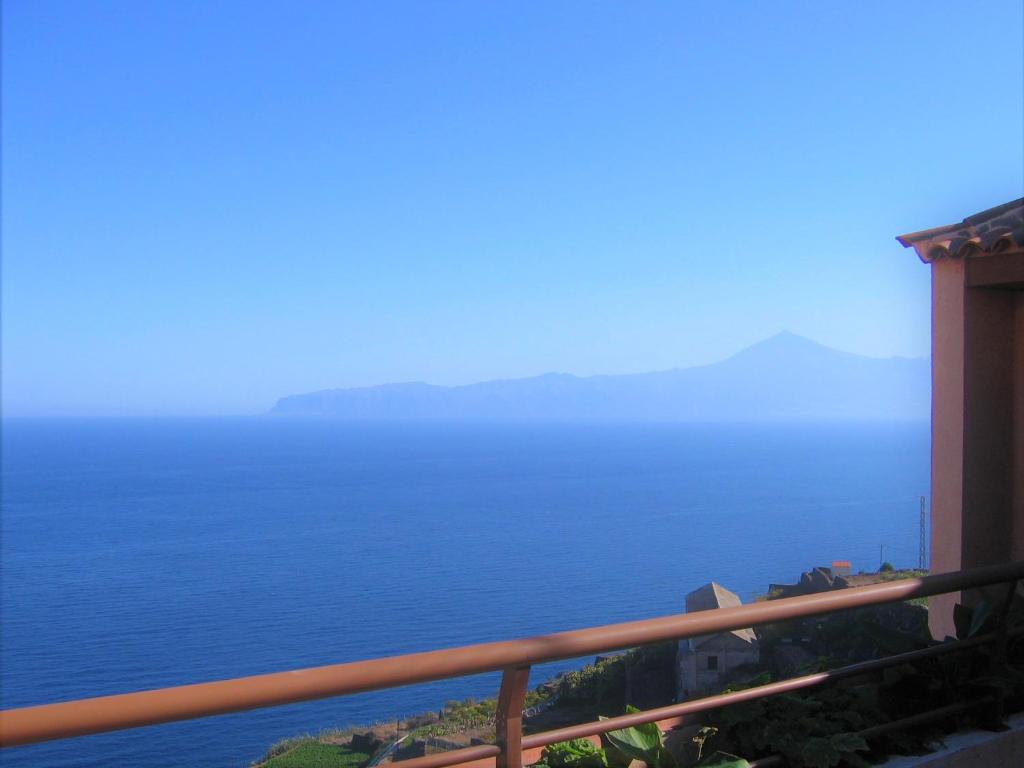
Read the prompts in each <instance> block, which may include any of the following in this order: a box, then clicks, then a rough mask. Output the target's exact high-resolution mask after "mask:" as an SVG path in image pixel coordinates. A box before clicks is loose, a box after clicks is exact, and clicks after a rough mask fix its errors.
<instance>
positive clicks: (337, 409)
mask: <svg viewBox="0 0 1024 768" xmlns="http://www.w3.org/2000/svg"><path fill="white" fill-rule="evenodd" d="M930 371H931V366H930V362H929V360H928V359H927V358H903V357H891V358H874V357H864V356H862V355H855V354H851V353H848V352H840V351H838V350H835V349H830V348H829V347H825V346H823V345H821V344H818V343H817V342H814V341H811V340H810V339H806V338H803V337H802V336H797V335H795V334H792V333H789V332H783V333H780V334H778V335H776V336H772V337H771V338H769V339H766V340H764V341H761V342H759V343H757V344H754V345H753V346H751V347H748V348H746V349H744V350H742V351H740V352H738V353H736V354H735V355H733V356H732V357H730V358H728V359H726V360H723V361H721V362H719V363H713V364H711V365H703V366H697V367H693V368H679V369H674V370H669V371H658V372H655V373H637V374H627V375H615V376H588V377H585V378H584V377H579V376H572V375H569V374H564V373H548V374H544V375H542V376H535V377H531V378H525V379H502V380H497V381H485V382H481V383H479V384H469V385H466V386H458V387H441V386H434V385H431V384H424V383H422V382H414V383H407V384H385V385H382V386H377V387H360V388H356V389H331V390H324V391H322V392H313V393H310V394H305V395H291V396H289V397H283V398H281V399H280V400H279V401H278V402H277V404H276V405H275V406H274V408H273V410H272V411H271V413H273V414H283V415H301V416H326V417H334V418H343V419H366V420H381V419H524V420H525V419H543V420H584V419H615V420H658V421H752V420H753V421H760V420H834V419H850V420H924V419H927V418H928V416H929V408H930V401H931V398H930V392H931V374H930Z"/></svg>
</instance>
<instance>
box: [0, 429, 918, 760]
mask: <svg viewBox="0 0 1024 768" xmlns="http://www.w3.org/2000/svg"><path fill="white" fill-rule="evenodd" d="M928 446H929V433H928V427H927V425H923V424H922V425H912V426H908V425H900V426H879V425H871V426H849V425H846V426H834V425H833V426H817V427H808V426H801V427H781V426H726V427H723V426H714V427H711V426H699V427H698V426H652V425H645V426H621V425H618V426H611V425H593V426H565V425H558V426H554V425H546V426H540V425H536V426H523V425H516V426H511V425H508V426H497V425H486V426H484V425H460V426H453V425H388V426H380V425H374V426H370V425H360V426H353V425H350V424H343V423H331V422H315V421H275V420H269V419H235V420H213V419H210V420H181V421H179V420H163V421H142V420H125V421H7V422H4V424H3V476H2V480H3V507H2V518H0V520H2V540H0V541H2V574H0V575H2V580H0V598H2V602H0V674H2V678H0V679H2V682H0V702H2V706H3V707H4V708H7V707H16V706H24V705H29V704H41V703H46V702H53V701H61V700H66V699H73V698H79V697H85V696H95V695H100V694H109V693H120V692H126V691H133V690H141V689H146V688H155V687H159V686H167V685H176V684H182V683H191V682H198V681H203V680H214V679H219V678H227V677H235V676H239V675H251V674H257V673H261V672H271V671H278V670H284V669H289V668H295V667H304V666H310V665H317V664H328V663H334V662H342V661H351V660H356V659H366V658H372V657H376V656H385V655H390V654H397V653H405V652H410V651H418V650H426V649H432V648H439V647H445V646H452V645H460V644H464V643H472V642H478V641H486V640H494V639H502V638H510V637H515V636H522V635H530V634H536V633H544V632H551V631H554V630H560V629H569V628H576V627H584V626H589V625H594V624H600V623H605V622H613V621H623V620H627V619H638V618H646V617H652V616H658V615H663V614H667V613H672V612H677V611H679V610H680V609H681V607H682V604H683V596H684V595H685V594H686V592H688V591H689V590H691V589H693V588H695V587H697V586H699V585H700V584H702V583H704V582H706V581H708V580H711V579H714V580H717V581H719V582H721V583H723V584H725V585H726V586H728V587H730V588H732V589H733V590H734V591H737V592H739V593H740V594H741V595H742V596H743V597H744V598H745V599H746V598H749V597H751V596H753V595H754V594H756V593H758V592H763V591H764V590H765V589H766V586H767V584H768V583H769V582H772V581H785V580H793V579H795V578H796V577H797V576H798V575H799V573H800V571H801V570H805V569H806V568H808V567H809V566H811V565H815V564H822V563H828V562H830V561H831V560H833V559H839V558H842V559H851V560H853V564H854V567H855V569H856V568H865V569H873V568H875V567H877V565H878V563H879V553H880V547H882V546H884V547H885V551H884V554H885V557H886V559H889V560H892V561H893V562H894V563H896V564H897V565H899V566H911V565H915V564H916V562H917V541H918V531H917V525H918V497H919V496H920V495H922V494H927V493H928ZM557 669H558V667H554V668H548V669H544V670H540V671H539V672H537V673H536V676H535V678H534V679H535V681H537V682H539V681H540V680H541V679H542V678H544V677H545V676H550V675H552V674H553V673H554V672H555V671H557ZM496 685H497V678H496V677H495V676H484V677H480V678H473V679H468V680H462V681H454V682H448V683H444V684H434V685H430V686H422V687H418V688H412V689H401V690H395V691H387V692H382V693H377V694H368V695H363V696H359V697H354V698H348V699H339V700H334V701H324V702H315V703H310V704H303V705H297V706H292V707H286V708H279V709H273V710H264V711H261V712H254V713H244V714H239V715H230V716H225V717H218V718H210V719H206V720H201V721H197V722H192V723H179V724H174V725H169V726H161V727H156V728H148V729H141V730H136V731H129V732H125V733H120V734H106V735H100V736H92V737H87V738H83V739H76V740H71V741H66V742H62V743H55V744H50V745H40V746H35V747H27V748H21V749H15V750H8V751H5V752H4V753H3V754H2V755H0V761H2V762H3V764H4V765H5V766H11V768H15V767H16V766H33V768H40V767H44V766H108V765H131V766H136V767H138V768H150V767H154V768H155V767H156V766H183V765H190V766H192V765H194V766H200V765H201V766H214V767H218V766H224V767H228V766H245V765H247V764H248V763H249V762H250V761H252V760H253V759H255V758H257V757H258V756H259V755H260V754H262V752H263V751H264V749H265V748H266V747H267V746H268V745H270V744H271V743H272V742H274V741H275V740H277V739H280V738H282V737H285V736H290V735H294V734H297V733H301V732H308V731H312V732H315V731H318V730H320V729H322V728H326V727H331V726H340V725H343V724H346V723H350V722H368V721H374V720H386V719H391V718H394V717H395V716H396V715H401V714H411V713H415V712H417V711H422V710H426V709H432V708H433V709H436V708H438V707H440V706H441V704H443V702H444V701H446V700H448V699H452V698H461V697H465V696H469V695H476V696H481V695H493V693H494V692H495V690H496Z"/></svg>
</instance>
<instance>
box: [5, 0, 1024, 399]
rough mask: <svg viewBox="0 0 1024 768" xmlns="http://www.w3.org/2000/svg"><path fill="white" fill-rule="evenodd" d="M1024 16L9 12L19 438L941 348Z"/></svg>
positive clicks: (415, 9) (353, 6)
mask: <svg viewBox="0 0 1024 768" xmlns="http://www.w3.org/2000/svg"><path fill="white" fill-rule="evenodd" d="M1022 40H1024V21H1022V6H1021V3H1020V0H1009V1H1007V2H1001V1H999V0H986V2H982V3H978V2H960V3H943V2H933V1H929V2H852V0H851V1H850V2H824V3H823V2H771V3H768V2H759V3H754V2H732V3H720V2H707V3H691V2H687V3H682V2H671V3H648V2H636V3H595V2H545V3H513V2H506V3H497V2H481V1H478V0H473V1H472V2H470V1H467V2H458V3H456V2H406V3H388V2H373V3H355V2H352V3H341V2H323V3H319V2H311V1H308V0H307V1H304V2H288V3H285V2H275V3H266V2H263V3H261V2H254V1H253V0H249V1H248V2H237V3H235V2H216V3H207V2H179V1H175V2H145V3H142V2H135V1H134V0H128V1H125V2H71V1H70V0H60V1H59V2H45V1H43V0H5V2H4V3H3V222H2V223H3V330H2V333H3V405H4V413H5V414H6V415H16V414H20V415H30V414H36V415H43V414H49V415H61V414H64V415H68V414H74V415H100V414H106V415H128V414H140V415H142V414H145V415H152V414H218V413H224V414H230V413H253V412H259V411H262V410H265V409H267V408H269V407H270V406H271V405H272V404H273V402H274V400H275V399H276V398H277V397H278V396H279V395H282V394H289V393H296V392H304V391H310V390H315V389H322V388H329V387H338V386H355V385H366V384H375V383H382V382H389V381H405V380H425V381H430V382H434V383H441V384H453V383H465V382H471V381H477V380H482V379H488V378H496V377H514V376H527V375H533V374H538V373H542V372H546V371H565V372H569V373H576V374H581V375H586V374H592V373H617V372H631V371H646V370H654V369H662V368H671V367H676V366H685V365H692V364H697V363H704V362H710V361H713V360H716V359H719V358H722V357H724V356H726V355H728V354H729V353H731V352H733V351H735V350H736V349H739V348H741V347H743V346H745V345H747V344H750V343H752V342H754V341H757V340H758V339H761V338H764V337H765V336H768V335H770V334H773V333H775V332H777V331H779V330H781V329H784V328H786V329H790V330H792V331H794V332H797V333H801V334H804V335H806V336H810V337H812V338H814V339H816V340H819V341H821V342H823V343H826V344H829V345H831V346H835V347H838V348H842V349H846V350H850V351H854V352H860V353H864V354H871V355H879V356H888V355H924V354H927V351H928V334H929V309H928V307H929V283H928V279H929V278H928V270H927V268H926V267H924V266H923V265H921V264H920V263H919V262H918V261H917V259H916V257H915V256H914V255H913V254H912V253H911V252H909V251H904V250H903V249H902V248H900V246H899V245H898V244H897V243H896V242H895V241H894V240H893V237H894V236H895V235H897V234H900V233H903V232H907V231H912V230H915V229H922V228H925V227H930V226H935V225H939V224H945V223H949V222H951V221H954V220H959V219H960V218H962V217H963V216H964V215H967V214H970V213H974V212H976V211H978V210H981V209H984V208H987V207H990V206H992V205H996V204H999V203H1002V202H1005V201H1007V200H1009V199H1011V198H1014V197H1018V196H1021V195H1022V194H1024V147H1022V145H1024V139H1022V136H1024V114H1022V113H1024V104H1022V102H1024V96H1022V93H1024V74H1022V73H1024V51H1022V46H1024V43H1022Z"/></svg>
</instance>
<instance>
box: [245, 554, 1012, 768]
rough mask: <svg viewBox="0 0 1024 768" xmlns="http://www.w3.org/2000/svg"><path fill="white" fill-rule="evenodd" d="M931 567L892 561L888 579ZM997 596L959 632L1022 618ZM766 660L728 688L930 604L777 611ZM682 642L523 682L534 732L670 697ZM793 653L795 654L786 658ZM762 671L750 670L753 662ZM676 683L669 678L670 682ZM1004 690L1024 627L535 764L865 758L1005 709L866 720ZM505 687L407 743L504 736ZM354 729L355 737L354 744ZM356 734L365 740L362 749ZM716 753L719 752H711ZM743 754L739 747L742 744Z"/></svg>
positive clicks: (768, 676) (761, 680) (855, 764)
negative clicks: (816, 613) (1003, 639)
mask: <svg viewBox="0 0 1024 768" xmlns="http://www.w3.org/2000/svg"><path fill="white" fill-rule="evenodd" d="M918 575H921V574H920V573H919V572H915V571H886V572H884V573H880V574H879V575H878V576H879V580H885V581H890V580H896V579H902V578H912V577H915V576H918ZM995 594H996V595H997V596H998V601H997V602H996V603H994V604H990V603H987V602H982V603H980V604H978V605H977V606H976V607H975V608H974V609H970V608H967V607H964V606H958V607H957V610H956V613H955V619H956V624H957V630H958V631H957V635H958V637H959V638H966V637H973V636H976V635H979V634H987V633H989V632H992V631H994V630H995V629H996V628H997V627H998V626H1000V625H1001V624H1003V623H1004V622H1005V624H1007V625H1009V626H1018V625H1024V600H1021V599H1020V597H1019V596H1018V597H1016V598H1015V599H1014V600H1013V602H1007V596H1006V595H1007V593H1005V592H1003V593H1002V594H1000V592H999V590H996V591H995ZM758 634H759V639H760V645H761V657H762V663H763V665H764V669H763V670H762V671H759V672H756V673H755V672H753V671H748V672H747V675H748V676H749V677H748V678H746V679H743V680H740V681H738V682H735V683H734V684H733V685H731V686H729V687H727V688H726V689H725V690H727V691H732V690H741V689H743V688H749V687H753V686H758V685H763V684H766V683H768V682H771V681H772V680H775V679H783V678H786V677H791V676H795V675H799V674H807V673H812V672H818V671H825V670H828V669H832V668H835V667H837V666H842V665H845V664H850V663H855V662H857V661H862V660H866V659H871V658H878V657H879V656H885V655H891V654H897V653H903V652H907V651H912V650H917V649H921V648H926V647H929V646H931V645H933V644H934V641H932V640H931V637H930V634H929V633H928V631H927V610H926V609H925V608H923V607H921V606H919V605H914V604H913V602H912V601H911V602H905V603H893V604H887V605H881V606H873V607H869V608H862V609H857V610H851V611H842V612H839V613H836V614H832V615H828V616H820V617H810V618H807V619H801V620H791V621H787V622H779V623H776V624H773V625H767V626H763V627H761V628H760V629H759V632H758ZM675 657H676V643H675V642H669V643H664V644H661V645H657V646H651V647H648V648H642V649H635V650H632V651H629V652H627V653H623V654H619V655H616V656H612V657H608V658H603V659H602V660H601V661H599V662H596V663H594V664H591V665H588V666H586V667H583V668H582V669H579V670H575V671H572V672H568V673H565V674H563V675H561V676H559V677H558V678H556V679H555V680H554V681H551V682H550V683H546V684H544V685H541V686H538V687H537V688H535V689H534V690H532V691H530V692H529V693H528V695H527V699H526V706H527V708H528V709H529V708H531V707H536V706H537V705H538V704H546V705H547V706H546V707H544V708H542V711H541V712H540V713H539V714H535V715H533V716H531V717H529V718H527V719H526V721H525V722H524V728H525V730H526V731H527V732H536V731H539V730H548V729H550V728H552V727H558V726H559V725H563V724H566V723H570V722H585V721H589V720H593V719H596V718H598V717H600V716H601V715H604V714H607V713H614V712H622V711H623V710H625V711H627V712H635V711H638V710H636V709H634V708H633V707H629V706H626V701H625V700H626V698H627V697H629V698H630V699H634V697H635V700H636V703H638V704H640V705H641V706H642V708H643V709H650V708H652V707H657V706H660V705H663V704H666V703H668V702H669V701H671V700H672V696H673V693H674V691H673V690H672V689H673V687H674V676H675ZM786 665H788V668H784V667H786ZM751 675H752V676H751ZM666 683H667V685H666ZM986 695H989V696H991V695H995V696H996V698H997V700H998V701H1000V702H1001V704H1002V706H1004V707H1005V709H1006V711H1017V710H1020V709H1022V708H1024V638H1020V637H1017V638H1011V639H1010V641H1009V642H1008V644H1007V646H1006V647H1005V648H1003V649H999V648H996V647H993V646H987V645H986V646H979V647H976V648H972V649H969V650H966V651H959V652H956V653H951V654H947V655H941V656H935V657H931V658H928V659H923V660H919V661H917V662H915V663H913V664H903V665H900V666H895V667H890V668H888V669H885V670H884V671H881V672H876V673H869V674H865V675H862V676H860V677H857V678H849V679H847V680H845V681H844V682H843V683H842V684H840V685H834V686H827V687H821V688H815V689H813V690H808V691H805V692H801V693H798V694H797V693H794V694H781V695H776V696H772V697H768V698H764V699H759V700H755V701H750V702H744V703H741V704H734V705H731V706H729V707H723V708H721V709H719V710H715V711H711V712H707V713H705V717H704V720H703V723H702V725H703V727H699V726H693V727H692V728H691V729H690V730H688V731H676V732H674V734H673V736H672V738H666V737H665V736H664V735H663V734H662V733H661V732H660V731H659V730H658V728H657V727H656V726H655V725H654V724H648V725H642V726H638V727H633V728H625V729H620V730H617V731H612V732H610V733H608V734H606V735H605V736H603V737H602V739H601V742H600V745H598V744H597V740H596V739H594V740H593V741H592V740H590V739H575V740H572V741H568V742H563V743H560V744H554V745H551V746H549V747H548V748H547V749H545V750H544V752H543V754H542V757H541V760H540V762H539V763H537V766H538V768H626V767H627V766H628V765H629V763H630V762H631V761H632V760H639V761H641V762H643V763H646V764H647V765H648V766H649V767H650V768H698V767H699V768H746V766H749V763H748V762H747V760H754V759H758V758H761V757H766V756H768V755H781V756H782V757H783V758H784V759H785V760H786V761H787V763H788V764H789V765H791V766H793V768H865V767H866V766H869V765H871V764H873V763H876V762H879V761H881V760H883V759H884V758H886V757H887V756H889V755H893V754H915V753H923V752H927V751H928V750H929V749H930V748H931V746H932V745H933V744H934V743H935V742H936V741H937V740H939V739H941V738H942V735H943V734H944V733H946V732H948V731H949V729H950V728H951V727H955V728H965V727H974V726H983V727H989V728H992V727H996V726H997V725H998V721H999V719H1000V717H1001V712H1002V711H1003V710H1002V709H1001V708H1000V706H990V705H986V706H984V707H979V708H975V709H973V710H969V711H967V712H964V713H961V714H959V715H957V716H955V717H951V718H949V719H947V720H946V721H944V722H942V723H936V724H932V725H929V726H922V727H917V728H913V729H904V730H901V731H898V732H890V733H885V734H876V735H871V734H870V733H869V734H867V735H868V736H869V738H867V739H865V738H864V737H862V736H861V735H859V734H860V733H861V732H863V731H865V730H866V729H870V728H873V727H874V726H878V725H883V724H886V723H891V722H894V721H897V720H901V719H903V718H906V717H910V716H913V715H915V714H919V713H922V712H926V711H931V710H933V709H935V708H938V707H941V706H944V705H946V704H951V703H957V702H963V701H967V700H970V699H975V698H978V697H980V696H986ZM495 715H496V701H495V700H494V699H485V700H482V701H478V700H474V699H467V700H465V701H450V702H448V703H447V704H446V705H445V706H444V708H443V709H442V710H441V712H439V713H425V714H423V715H420V716H417V717H415V718H410V719H408V720H406V721H405V722H404V723H402V724H401V726H400V727H401V731H402V733H403V735H406V736H408V739H407V741H406V742H403V743H404V744H408V745H409V747H410V751H408V752H402V753H400V754H399V755H398V757H399V758H401V757H404V756H413V755H414V754H417V753H416V752H415V751H414V750H413V749H411V748H412V747H413V745H414V744H416V746H417V747H418V748H419V749H420V750H421V751H420V752H419V754H422V749H423V747H424V745H423V742H424V741H426V742H427V743H428V744H429V743H430V740H431V739H440V740H441V742H440V743H439V744H435V745H433V747H434V748H438V747H439V748H446V747H447V746H448V745H447V744H446V743H445V742H448V743H451V742H454V743H456V744H458V743H461V744H465V743H468V741H469V739H471V738H472V739H481V740H483V741H490V740H493V738H494V721H495ZM394 734H395V724H390V725H389V726H387V727H381V726H378V727H375V728H373V729H370V732H367V733H363V734H355V733H354V732H353V731H352V730H347V731H334V732H326V733H324V734H321V735H320V736H319V737H311V736H307V737H301V738H298V739H290V740H286V741H284V742H281V743H280V744H277V745H275V746H274V747H273V748H272V749H271V750H270V752H269V753H268V755H267V756H266V757H265V758H264V759H263V761H262V762H260V763H259V764H258V766H259V768H364V766H365V764H366V763H367V762H368V761H369V760H370V759H371V755H369V754H367V751H373V750H374V749H376V746H364V744H366V743H369V742H366V739H368V738H369V739H370V742H372V743H373V744H374V745H379V744H380V743H381V741H384V742H386V741H387V740H389V739H391V738H393V736H394ZM349 741H351V742H352V743H351V744H350V743H349ZM353 747H358V749H353ZM709 753H710V754H709ZM735 755H742V756H743V757H742V758H740V757H736V756H735Z"/></svg>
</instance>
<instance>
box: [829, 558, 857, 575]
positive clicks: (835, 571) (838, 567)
mask: <svg viewBox="0 0 1024 768" xmlns="http://www.w3.org/2000/svg"><path fill="white" fill-rule="evenodd" d="M851 568H852V565H851V564H850V561H849V560H833V561H832V575H833V576H849V575H850V572H851Z"/></svg>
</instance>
